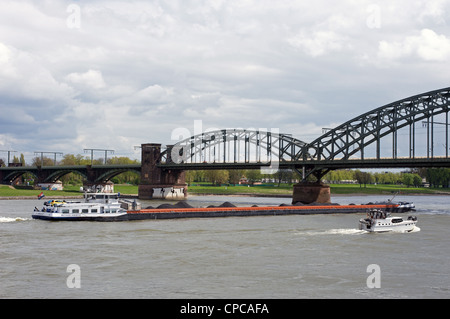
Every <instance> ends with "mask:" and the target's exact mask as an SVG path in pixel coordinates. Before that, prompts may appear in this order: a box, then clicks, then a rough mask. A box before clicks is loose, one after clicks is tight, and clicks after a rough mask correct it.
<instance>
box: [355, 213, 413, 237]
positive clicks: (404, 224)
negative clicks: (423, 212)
mask: <svg viewBox="0 0 450 319" xmlns="http://www.w3.org/2000/svg"><path fill="white" fill-rule="evenodd" d="M416 224H417V217H415V216H408V218H407V219H404V218H403V217H393V216H391V215H390V214H389V213H387V212H383V211H381V210H378V209H376V210H371V211H369V212H368V213H367V217H366V218H361V219H360V220H359V229H360V230H365V231H368V232H376V233H381V232H401V233H409V232H412V231H419V230H420V228H419V227H417V226H416Z"/></svg>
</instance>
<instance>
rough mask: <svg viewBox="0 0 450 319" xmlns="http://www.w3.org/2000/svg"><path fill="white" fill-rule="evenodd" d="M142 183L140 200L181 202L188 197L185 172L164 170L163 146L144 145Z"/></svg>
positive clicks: (139, 189)
mask: <svg viewBox="0 0 450 319" xmlns="http://www.w3.org/2000/svg"><path fill="white" fill-rule="evenodd" d="M141 152H142V161H141V165H142V168H141V183H140V184H139V188H138V195H139V198H140V199H169V200H180V199H186V197H187V184H186V183H185V172H184V171H178V170H163V169H161V168H159V167H158V164H159V163H160V162H161V144H142V149H141Z"/></svg>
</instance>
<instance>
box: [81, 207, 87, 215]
mask: <svg viewBox="0 0 450 319" xmlns="http://www.w3.org/2000/svg"><path fill="white" fill-rule="evenodd" d="M81 213H82V214H87V213H89V209H87V208H83V209H82V210H81Z"/></svg>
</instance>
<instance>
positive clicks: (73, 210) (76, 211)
mask: <svg viewBox="0 0 450 319" xmlns="http://www.w3.org/2000/svg"><path fill="white" fill-rule="evenodd" d="M79 213H80V210H79V209H72V214H79Z"/></svg>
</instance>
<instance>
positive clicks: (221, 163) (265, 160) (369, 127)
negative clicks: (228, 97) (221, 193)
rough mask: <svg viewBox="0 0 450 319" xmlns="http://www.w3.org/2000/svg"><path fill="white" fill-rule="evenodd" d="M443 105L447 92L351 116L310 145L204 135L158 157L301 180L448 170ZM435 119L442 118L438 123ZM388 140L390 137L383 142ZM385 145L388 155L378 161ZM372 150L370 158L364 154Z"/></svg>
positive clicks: (169, 162) (449, 97)
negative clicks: (375, 171)
mask: <svg viewBox="0 0 450 319" xmlns="http://www.w3.org/2000/svg"><path fill="white" fill-rule="evenodd" d="M449 104H450V88H444V89H440V90H435V91H431V92H427V93H423V94H419V95H415V96H412V97H409V98H406V99H403V100H400V101H397V102H393V103H390V104H387V105H385V106H382V107H379V108H377V109H374V110H372V111H370V112H367V113H365V114H362V115H360V116H358V117H355V118H354V119H352V120H350V121H347V122H345V123H344V124H342V125H339V126H338V127H336V128H334V129H331V130H329V131H327V132H326V133H324V134H323V135H322V136H320V137H319V138H317V139H316V140H314V141H313V142H311V143H305V142H303V141H300V140H297V139H295V138H292V137H291V136H290V135H287V134H278V133H273V132H263V131H250V130H237V129H228V130H217V131H213V132H206V133H202V134H199V135H195V136H192V137H190V138H188V139H185V140H183V141H180V142H178V143H177V144H175V145H174V146H169V147H168V149H167V150H166V151H165V153H164V156H165V158H166V160H165V165H166V167H169V166H170V167H171V168H177V167H178V168H182V167H184V168H185V169H214V168H256V167H257V166H256V164H260V165H262V164H273V163H275V162H277V163H278V167H280V168H291V169H295V170H297V171H298V172H299V173H301V174H302V176H303V179H304V180H305V179H306V178H307V177H308V176H309V175H311V174H312V175H314V176H315V177H316V178H317V180H320V179H321V178H322V177H323V176H324V175H325V174H326V173H327V172H328V171H330V170H333V169H339V168H374V167H385V168H386V167H432V166H440V167H442V166H446V167H449V166H450V159H449V146H450V145H449V125H450V124H449V119H448V113H449ZM438 115H440V116H441V118H442V117H443V116H445V119H441V122H438V121H437V120H436V117H437V116H438ZM421 121H422V123H423V124H422V125H423V126H425V127H426V142H425V143H426V154H418V152H417V145H418V134H417V133H416V131H417V128H416V123H418V122H421ZM438 125H440V128H441V129H442V126H445V138H444V139H445V141H443V139H442V134H441V136H440V139H439V141H438V143H436V141H435V139H436V136H437V132H438V131H437V129H436V127H437V126H438ZM401 129H405V130H406V131H407V134H406V135H407V142H405V141H404V138H405V137H404V136H402V139H401V140H400V139H399V135H398V134H399V131H400V130H401ZM400 132H403V131H400ZM388 135H391V136H392V137H391V138H390V139H389V138H385V137H387V136H388ZM386 140H387V141H388V142H386ZM420 142H421V143H423V138H422V139H421V140H420ZM386 143H389V144H390V147H391V154H389V155H388V156H382V152H381V149H382V147H383V149H385V148H386ZM405 143H406V144H408V153H409V154H408V155H407V156H404V154H402V155H401V156H399V153H398V149H399V146H400V145H401V146H402V147H405V145H404V144H405ZM438 144H439V145H440V144H442V146H443V147H444V148H445V155H436V152H435V151H436V147H437V146H436V145H438ZM373 148H375V150H374V155H373V154H372V155H369V154H368V153H369V151H373ZM189 164H191V165H189ZM194 164H195V165H194ZM204 164H210V165H204ZM177 165H179V166H177ZM252 165H253V166H252ZM202 167H203V168H202ZM300 170H301V172H300Z"/></svg>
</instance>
